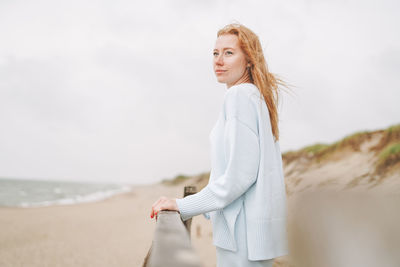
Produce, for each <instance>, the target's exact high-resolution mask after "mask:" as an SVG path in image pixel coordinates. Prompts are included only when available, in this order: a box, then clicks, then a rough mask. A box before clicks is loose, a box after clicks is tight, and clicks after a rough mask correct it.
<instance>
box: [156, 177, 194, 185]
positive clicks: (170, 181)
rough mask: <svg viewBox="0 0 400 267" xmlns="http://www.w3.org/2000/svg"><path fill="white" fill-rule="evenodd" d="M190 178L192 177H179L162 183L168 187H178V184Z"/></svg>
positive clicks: (164, 180)
mask: <svg viewBox="0 0 400 267" xmlns="http://www.w3.org/2000/svg"><path fill="white" fill-rule="evenodd" d="M188 178H190V176H186V175H178V176H175V177H174V178H172V179H163V180H162V181H161V183H163V184H167V185H178V184H180V183H182V182H184V181H186V180H187V179H188Z"/></svg>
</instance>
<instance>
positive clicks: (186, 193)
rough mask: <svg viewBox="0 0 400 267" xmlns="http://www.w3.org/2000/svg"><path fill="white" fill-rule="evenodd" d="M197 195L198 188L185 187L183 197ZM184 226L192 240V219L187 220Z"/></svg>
mask: <svg viewBox="0 0 400 267" xmlns="http://www.w3.org/2000/svg"><path fill="white" fill-rule="evenodd" d="M196 193H197V189H196V186H185V188H184V191H183V197H186V196H189V195H193V194H196ZM183 224H184V225H185V227H186V230H187V231H188V233H189V238H191V233H190V232H191V231H190V229H191V227H192V218H190V219H188V220H186V221H184V222H183Z"/></svg>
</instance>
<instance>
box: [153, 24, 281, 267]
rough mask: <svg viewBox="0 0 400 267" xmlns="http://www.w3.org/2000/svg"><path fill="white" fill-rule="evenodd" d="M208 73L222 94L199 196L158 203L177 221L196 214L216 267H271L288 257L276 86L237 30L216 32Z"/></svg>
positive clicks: (258, 51) (245, 34) (256, 45)
mask: <svg viewBox="0 0 400 267" xmlns="http://www.w3.org/2000/svg"><path fill="white" fill-rule="evenodd" d="M213 55H214V71H215V75H216V76H217V80H218V82H220V83H225V84H226V86H227V91H226V93H225V96H224V104H223V107H222V109H221V112H220V114H219V118H218V121H217V123H216V125H215V126H214V128H213V129H212V131H211V133H210V142H211V173H210V179H209V183H208V185H207V186H206V187H204V188H203V189H202V190H201V191H200V192H198V193H196V194H193V195H190V196H187V197H185V198H181V199H168V198H166V197H161V198H159V199H158V200H157V201H156V202H155V203H154V204H153V206H152V211H151V215H150V216H151V218H153V217H154V216H157V213H158V212H159V211H160V210H176V211H179V212H180V216H181V218H182V220H184V221H185V220H187V219H189V218H191V217H193V216H195V215H199V214H203V215H204V216H205V217H206V218H207V219H210V220H211V222H212V227H213V244H214V245H215V246H216V249H217V266H218V267H223V266H226V267H228V266H229V267H234V266H238V267H239V266H249V267H250V266H272V263H273V259H274V258H275V257H279V256H282V255H286V254H288V246H287V235H286V191H285V183H284V177H283V170H282V156H281V152H280V146H279V130H278V112H277V102H278V85H284V83H283V82H282V81H281V80H280V79H278V78H276V77H275V76H274V75H273V74H271V73H270V72H269V71H268V68H267V64H266V61H265V59H264V55H263V51H262V47H261V44H260V41H259V39H258V37H257V35H256V34H254V33H253V32H252V31H251V30H250V29H248V28H246V27H245V26H243V25H241V24H229V25H227V26H225V27H224V28H222V29H221V30H219V31H218V34H217V40H216V43H215V49H214V52H213Z"/></svg>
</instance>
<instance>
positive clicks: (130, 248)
mask: <svg viewBox="0 0 400 267" xmlns="http://www.w3.org/2000/svg"><path fill="white" fill-rule="evenodd" d="M161 195H164V196H167V197H182V195H183V186H182V185H178V186H165V185H162V184H156V185H148V186H147V185H146V186H135V187H134V188H133V191H132V192H129V193H125V194H122V195H118V196H114V197H112V198H109V199H106V200H103V201H99V202H94V203H82V204H76V205H66V206H51V207H40V208H28V209H26V208H0V266H2V267H8V266H13V267H14V266H30V267H35V266H38V267H39V266H40V267H45V266H52V267H56V266H63V267H64V266H80V267H84V266H96V267H101V266H108V267H109V266H119V267H123V266H130V267H132V266H141V265H142V263H143V260H144V258H145V256H146V254H147V252H148V250H149V248H150V246H151V242H152V240H153V234H154V230H155V226H156V221H155V220H154V219H150V211H151V205H152V204H153V203H154V202H155V201H156V200H157V198H158V197H159V196H161ZM192 244H193V247H194V249H195V251H196V253H197V254H198V255H199V257H200V259H201V261H202V263H203V264H204V266H205V267H211V266H215V260H216V258H215V257H216V256H215V247H214V246H213V245H212V227H211V222H210V221H208V220H206V219H205V218H204V217H203V216H196V217H194V218H193V221H192Z"/></svg>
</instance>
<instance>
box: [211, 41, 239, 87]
mask: <svg viewBox="0 0 400 267" xmlns="http://www.w3.org/2000/svg"><path fill="white" fill-rule="evenodd" d="M213 55H214V64H213V65H214V72H215V75H216V76H217V80H218V82H220V83H226V85H227V87H228V88H229V87H231V86H232V85H235V84H237V82H239V81H240V80H242V79H243V77H244V76H246V74H247V71H246V67H247V62H246V57H245V54H244V53H243V51H242V49H241V48H240V47H239V39H238V37H237V36H236V35H234V34H223V35H221V36H219V37H218V38H217V41H216V42H215V48H214V52H213Z"/></svg>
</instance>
